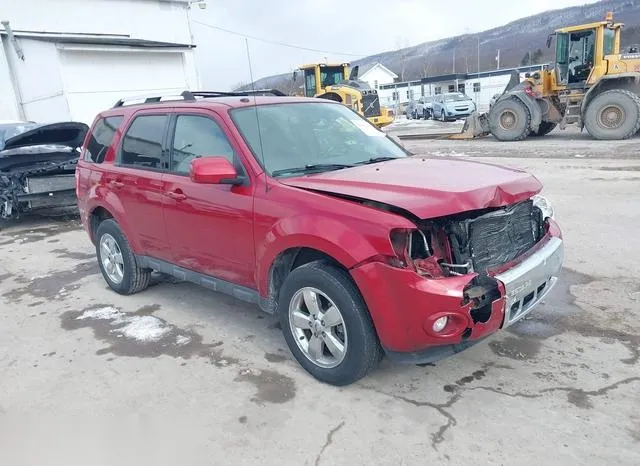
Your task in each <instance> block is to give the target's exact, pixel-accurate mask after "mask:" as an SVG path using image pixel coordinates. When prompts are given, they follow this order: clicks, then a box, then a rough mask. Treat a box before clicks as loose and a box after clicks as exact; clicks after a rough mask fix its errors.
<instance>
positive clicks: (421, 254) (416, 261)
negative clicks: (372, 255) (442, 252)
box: [389, 229, 446, 278]
mask: <svg viewBox="0 0 640 466" xmlns="http://www.w3.org/2000/svg"><path fill="white" fill-rule="evenodd" d="M427 235H429V233H428V232H427V233H425V232H424V231H422V230H418V229H416V230H405V229H398V230H392V231H391V233H390V235H389V239H390V240H391V246H392V247H393V251H394V252H395V254H396V257H394V258H392V259H391V260H390V262H389V264H390V265H392V266H394V267H398V268H406V269H410V270H413V271H415V272H416V273H418V274H419V275H422V276H424V277H429V278H438V277H443V276H445V275H446V274H445V271H444V270H443V268H442V267H441V264H440V261H441V260H442V259H439V258H438V257H437V255H436V254H434V252H433V251H432V248H431V246H430V241H429V240H428V239H427Z"/></svg>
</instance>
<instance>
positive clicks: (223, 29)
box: [192, 19, 366, 57]
mask: <svg viewBox="0 0 640 466" xmlns="http://www.w3.org/2000/svg"><path fill="white" fill-rule="evenodd" d="M192 21H193V22H194V23H197V24H200V25H201V26H205V27H208V28H211V29H215V30H217V31H222V32H226V33H227V34H233V35H234V36H239V37H244V38H249V39H253V40H257V41H260V42H266V43H268V44H274V45H280V46H282V47H289V48H291V49H298V50H306V51H307V52H319V53H326V54H329V55H344V56H350V57H364V56H366V55H365V54H359V53H344V52H332V51H330V50H320V49H313V48H310V47H301V46H299V45H293V44H287V43H285V42H278V41H276V40H269V39H263V38H261V37H256V36H250V35H247V34H242V33H240V32H236V31H231V30H230V29H225V28H221V27H219V26H214V25H212V24H207V23H203V22H202V21H198V20H196V19H193V20H192Z"/></svg>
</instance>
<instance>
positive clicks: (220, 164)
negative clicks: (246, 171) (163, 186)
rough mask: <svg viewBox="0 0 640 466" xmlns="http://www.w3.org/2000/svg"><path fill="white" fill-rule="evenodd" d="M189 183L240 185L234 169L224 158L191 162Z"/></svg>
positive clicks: (206, 158) (240, 180)
mask: <svg viewBox="0 0 640 466" xmlns="http://www.w3.org/2000/svg"><path fill="white" fill-rule="evenodd" d="M189 175H190V176H191V181H193V182H194V183H199V184H234V185H235V184H242V179H241V178H238V172H237V171H236V169H235V167H234V166H233V165H232V164H231V162H229V161H228V160H227V159H226V158H225V157H218V156H213V157H201V158H197V159H194V160H193V161H192V162H191V170H190V172H189Z"/></svg>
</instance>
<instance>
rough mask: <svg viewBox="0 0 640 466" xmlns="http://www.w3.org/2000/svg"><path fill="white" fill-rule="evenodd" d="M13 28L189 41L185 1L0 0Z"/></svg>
mask: <svg viewBox="0 0 640 466" xmlns="http://www.w3.org/2000/svg"><path fill="white" fill-rule="evenodd" d="M0 4H1V5H0V16H2V18H0V19H2V20H3V21H5V20H6V21H9V22H10V23H11V27H12V28H13V29H14V30H24V31H46V32H67V33H68V32H84V33H91V34H97V33H100V34H130V35H131V36H132V37H134V38H137V39H148V40H158V41H163V42H176V43H180V44H189V43H191V37H190V33H189V23H188V16H187V4H188V3H187V1H186V0H174V1H171V2H170V1H159V0H0Z"/></svg>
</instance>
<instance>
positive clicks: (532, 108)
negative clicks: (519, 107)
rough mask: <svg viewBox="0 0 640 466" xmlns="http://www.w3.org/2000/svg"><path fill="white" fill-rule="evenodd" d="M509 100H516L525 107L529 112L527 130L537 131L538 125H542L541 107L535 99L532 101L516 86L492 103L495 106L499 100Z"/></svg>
mask: <svg viewBox="0 0 640 466" xmlns="http://www.w3.org/2000/svg"><path fill="white" fill-rule="evenodd" d="M510 98H513V99H518V100H519V101H520V102H522V104H524V106H525V107H527V110H529V114H530V115H531V123H530V124H529V126H530V127H529V129H530V130H531V131H538V128H539V127H540V123H542V109H541V108H540V107H541V106H540V105H539V103H538V101H537V99H534V98H533V97H530V96H529V95H527V93H526V92H525V91H524V88H523V87H521V86H518V87H517V88H516V89H513V90H511V91H508V92H505V93H504V94H503V95H502V96H501V97H500V98H499V99H498V100H496V101H495V102H494V104H493V105H494V106H495V104H497V103H498V102H500V101H501V100H506V99H510Z"/></svg>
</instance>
